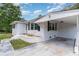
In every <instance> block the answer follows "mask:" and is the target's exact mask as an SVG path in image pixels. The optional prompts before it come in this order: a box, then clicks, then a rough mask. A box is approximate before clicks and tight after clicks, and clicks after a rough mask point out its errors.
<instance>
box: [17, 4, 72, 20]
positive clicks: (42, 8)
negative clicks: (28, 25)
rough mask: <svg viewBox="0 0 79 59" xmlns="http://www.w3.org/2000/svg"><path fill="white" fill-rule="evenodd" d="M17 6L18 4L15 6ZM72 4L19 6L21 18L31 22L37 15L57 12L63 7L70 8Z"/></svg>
mask: <svg viewBox="0 0 79 59" xmlns="http://www.w3.org/2000/svg"><path fill="white" fill-rule="evenodd" d="M16 5H18V4H16ZM72 5H73V4H72V3H21V4H19V6H20V10H21V13H22V18H24V19H25V20H32V19H34V18H37V17H38V15H46V14H48V13H49V12H53V11H59V10H62V9H63V8H65V7H69V6H72Z"/></svg>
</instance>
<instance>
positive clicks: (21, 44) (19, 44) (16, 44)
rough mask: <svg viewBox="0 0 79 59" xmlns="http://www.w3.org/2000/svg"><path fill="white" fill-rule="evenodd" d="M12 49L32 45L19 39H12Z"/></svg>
mask: <svg viewBox="0 0 79 59" xmlns="http://www.w3.org/2000/svg"><path fill="white" fill-rule="evenodd" d="M10 42H11V44H12V46H13V48H14V49H20V48H23V47H26V46H30V45H32V43H29V42H25V41H23V40H21V39H14V40H11V41H10Z"/></svg>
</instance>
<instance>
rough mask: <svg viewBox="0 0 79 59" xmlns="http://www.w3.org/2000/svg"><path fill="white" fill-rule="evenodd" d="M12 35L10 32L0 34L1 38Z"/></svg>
mask: <svg viewBox="0 0 79 59" xmlns="http://www.w3.org/2000/svg"><path fill="white" fill-rule="evenodd" d="M10 37H11V34H10V33H7V34H6V33H4V34H0V40H3V39H7V38H10Z"/></svg>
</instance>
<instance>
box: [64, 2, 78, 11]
mask: <svg viewBox="0 0 79 59" xmlns="http://www.w3.org/2000/svg"><path fill="white" fill-rule="evenodd" d="M73 9H79V3H76V4H74V5H72V6H70V7H66V8H64V10H73Z"/></svg>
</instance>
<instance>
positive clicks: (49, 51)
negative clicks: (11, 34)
mask: <svg viewBox="0 0 79 59" xmlns="http://www.w3.org/2000/svg"><path fill="white" fill-rule="evenodd" d="M0 55H3V54H0ZM8 55H11V54H10V53H8V54H7V56H8ZM13 55H14V56H66V55H68V56H72V55H74V53H73V42H72V41H71V40H68V41H58V40H49V41H45V42H40V43H35V44H33V45H32V46H29V47H25V48H22V49H19V50H15V51H14V52H13Z"/></svg>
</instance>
